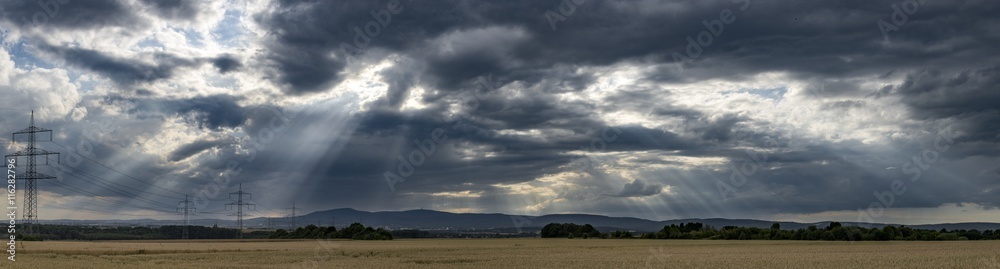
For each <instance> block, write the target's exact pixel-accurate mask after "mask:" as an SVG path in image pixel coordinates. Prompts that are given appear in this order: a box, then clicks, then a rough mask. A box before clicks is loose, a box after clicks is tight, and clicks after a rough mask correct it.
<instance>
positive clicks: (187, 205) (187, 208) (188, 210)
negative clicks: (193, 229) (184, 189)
mask: <svg viewBox="0 0 1000 269" xmlns="http://www.w3.org/2000/svg"><path fill="white" fill-rule="evenodd" d="M193 203H194V201H191V200H190V199H188V196H187V195H184V201H180V202H177V211H178V212H179V213H181V214H184V234H183V235H182V236H181V238H182V239H188V215H189V214H194V213H195V212H196V211H197V210H198V209H197V208H194V207H192V206H191V205H192V204H193Z"/></svg>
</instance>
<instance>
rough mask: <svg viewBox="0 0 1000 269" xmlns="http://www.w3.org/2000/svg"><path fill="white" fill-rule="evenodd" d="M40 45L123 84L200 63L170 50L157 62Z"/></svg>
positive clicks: (158, 77) (157, 77) (168, 74)
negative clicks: (145, 61) (171, 52)
mask: <svg viewBox="0 0 1000 269" xmlns="http://www.w3.org/2000/svg"><path fill="white" fill-rule="evenodd" d="M40 48H41V49H42V50H43V51H46V52H48V53H52V54H55V55H56V56H57V57H59V58H61V59H63V60H65V61H66V62H68V63H70V64H72V65H75V66H79V67H82V68H85V69H89V70H91V71H94V72H97V73H99V74H101V75H104V76H106V77H108V78H110V79H111V80H113V81H115V82H117V83H120V84H123V85H130V84H133V83H137V82H152V81H157V80H162V79H168V78H171V77H172V76H173V74H174V70H175V69H177V68H180V67H189V66H195V65H198V64H200V61H198V60H191V59H184V58H180V57H177V56H174V55H170V54H156V55H154V56H153V58H154V59H155V62H156V64H155V65H154V64H148V63H144V62H141V61H137V60H133V59H123V58H117V57H113V56H109V55H105V54H104V53H101V52H99V51H95V50H89V49H81V48H69V47H57V46H51V45H43V46H41V47H40Z"/></svg>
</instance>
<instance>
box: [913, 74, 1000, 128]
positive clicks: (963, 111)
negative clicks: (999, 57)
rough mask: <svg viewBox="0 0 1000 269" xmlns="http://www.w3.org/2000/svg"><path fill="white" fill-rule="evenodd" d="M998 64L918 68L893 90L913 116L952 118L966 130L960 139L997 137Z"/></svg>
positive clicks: (999, 122) (999, 111)
mask: <svg viewBox="0 0 1000 269" xmlns="http://www.w3.org/2000/svg"><path fill="white" fill-rule="evenodd" d="M998 85H1000V66H992V67H987V68H983V69H973V70H962V71H957V72H947V71H939V70H933V69H931V70H922V71H917V72H913V73H910V74H908V75H907V77H906V81H905V82H903V84H901V85H899V87H897V88H896V89H895V91H896V92H897V93H898V94H900V95H902V96H903V102H904V103H905V104H906V105H907V106H908V107H909V108H910V111H911V112H912V114H913V117H914V118H916V119H920V120H939V119H952V120H954V121H956V124H957V125H958V126H956V128H960V130H961V131H963V132H966V134H965V135H963V137H962V138H960V139H962V140H973V141H986V142H993V143H996V142H997V141H1000V105H998V104H1000V89H998V87H1000V86H998Z"/></svg>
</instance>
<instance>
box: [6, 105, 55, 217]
mask: <svg viewBox="0 0 1000 269" xmlns="http://www.w3.org/2000/svg"><path fill="white" fill-rule="evenodd" d="M37 133H49V141H52V130H49V129H45V128H39V127H36V126H35V111H34V110H32V111H31V121H30V122H29V123H28V128H26V129H24V130H20V131H17V132H15V133H14V134H13V135H11V142H13V141H15V140H16V139H17V135H24V134H26V135H28V147H27V148H25V149H24V150H19V151H17V152H15V153H14V154H8V155H7V156H6V157H7V158H11V157H14V158H15V159H16V158H17V157H27V158H26V159H27V164H26V165H25V170H24V173H22V174H16V175H15V177H16V178H17V179H20V180H24V183H25V185H26V188H25V193H24V209H23V210H24V211H22V212H21V220H22V221H23V222H24V224H25V228H26V229H25V230H26V231H27V232H28V233H32V232H34V227H32V226H33V225H31V224H36V223H38V186H37V185H36V183H35V180H39V179H54V178H56V177H54V176H50V175H46V174H42V173H39V172H38V169H37V168H36V166H37V163H36V162H35V157H37V156H45V164H46V165H47V164H48V163H49V155H57V156H56V161H57V162H58V161H59V157H58V155H59V153H58V152H54V151H48V150H44V149H40V148H37V147H35V134H37ZM15 165H16V164H15ZM18 166H19V165H18Z"/></svg>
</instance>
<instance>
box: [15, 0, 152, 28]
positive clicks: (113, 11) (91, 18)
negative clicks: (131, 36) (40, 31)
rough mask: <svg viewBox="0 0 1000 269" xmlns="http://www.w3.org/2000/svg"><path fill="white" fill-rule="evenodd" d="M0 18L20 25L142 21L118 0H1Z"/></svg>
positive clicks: (106, 24)
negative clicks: (0, 14)
mask: <svg viewBox="0 0 1000 269" xmlns="http://www.w3.org/2000/svg"><path fill="white" fill-rule="evenodd" d="M0 6H2V7H3V9H0V13H2V14H3V16H0V20H5V21H8V22H10V23H12V24H14V25H16V26H17V27H19V28H22V29H30V28H39V27H46V28H49V29H74V30H79V29H92V28H103V27H112V26H121V27H135V26H139V25H142V24H144V21H143V20H142V19H140V18H139V17H138V16H136V14H135V13H134V12H132V10H130V9H129V8H128V7H127V6H126V5H124V4H123V3H122V2H121V1H119V0H94V1H90V0H88V1H68V0H53V1H23V0H3V1H0Z"/></svg>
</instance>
